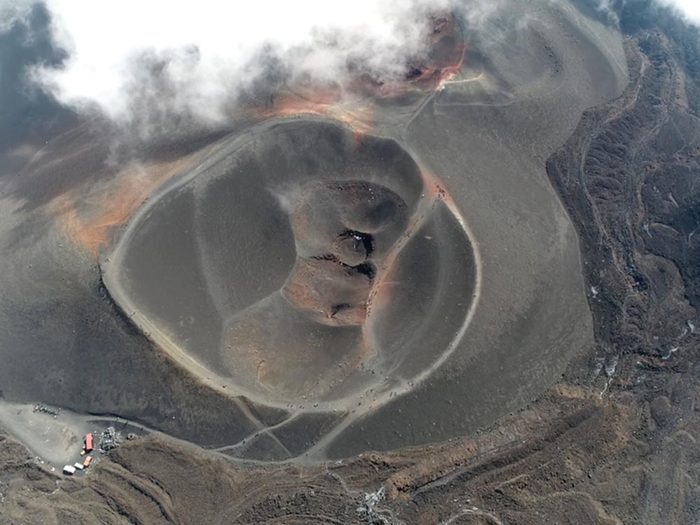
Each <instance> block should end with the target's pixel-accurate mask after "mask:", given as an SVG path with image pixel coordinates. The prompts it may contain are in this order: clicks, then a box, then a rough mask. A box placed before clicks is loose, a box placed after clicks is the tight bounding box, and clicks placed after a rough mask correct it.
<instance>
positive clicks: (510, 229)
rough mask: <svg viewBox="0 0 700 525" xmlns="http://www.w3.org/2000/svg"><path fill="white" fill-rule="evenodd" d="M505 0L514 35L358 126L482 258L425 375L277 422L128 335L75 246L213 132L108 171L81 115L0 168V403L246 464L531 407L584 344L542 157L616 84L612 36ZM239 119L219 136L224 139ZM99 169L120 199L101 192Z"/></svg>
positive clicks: (563, 233)
mask: <svg viewBox="0 0 700 525" xmlns="http://www.w3.org/2000/svg"><path fill="white" fill-rule="evenodd" d="M513 6H514V7H513V9H512V10H510V11H509V12H508V14H507V15H506V18H505V19H503V20H501V23H500V24H494V27H493V28H492V29H493V30H494V31H501V34H503V33H502V31H503V28H511V27H518V28H522V24H520V23H519V21H520V20H521V19H522V18H523V17H524V16H525V15H526V14H527V15H528V16H527V18H528V20H530V21H531V24H530V25H526V27H525V29H523V30H522V31H520V32H518V31H516V32H514V33H513V34H511V33H509V32H507V31H506V34H505V35H504V38H503V40H502V41H501V45H500V47H499V46H495V47H485V48H484V49H485V50H488V53H487V52H486V51H484V53H482V55H483V56H481V57H475V60H473V61H472V62H470V63H469V64H468V65H467V66H466V67H465V68H464V69H463V71H461V72H460V73H459V74H458V75H457V76H456V77H455V78H454V79H453V80H452V81H450V83H447V84H446V85H445V88H444V89H443V90H442V91H440V92H438V93H435V94H434V95H432V96H430V97H429V98H428V99H427V100H426V101H425V102H426V103H425V104H421V105H419V106H417V107H416V108H412V107H404V108H402V111H397V113H396V114H394V112H393V110H392V108H391V107H390V105H388V104H385V105H383V106H382V107H381V108H378V109H377V124H376V133H377V134H378V135H388V136H392V134H393V136H394V138H395V139H396V140H400V141H401V144H402V145H403V146H404V147H405V148H406V150H407V151H410V153H411V154H412V155H413V156H414V157H415V158H416V159H418V160H419V161H420V163H421V165H422V166H424V167H425V168H426V170H429V171H431V172H433V173H434V174H436V175H437V176H438V177H440V178H441V179H442V180H443V181H444V183H445V186H446V190H447V193H448V194H449V195H450V196H451V197H452V199H453V201H454V203H455V205H456V207H457V209H459V210H460V212H461V213H462V214H463V216H464V219H465V223H466V224H467V225H468V226H469V228H470V229H471V231H473V233H474V236H473V237H474V239H475V241H476V243H477V244H478V248H479V250H480V253H481V257H482V259H483V269H484V274H483V287H482V290H483V293H482V295H481V298H480V302H479V307H478V309H477V310H476V312H475V315H474V318H473V319H472V322H471V324H470V326H469V328H470V329H469V330H467V331H466V333H465V334H464V337H462V338H461V339H460V345H459V348H458V349H456V351H455V352H454V353H453V354H452V355H451V356H450V359H449V360H447V361H446V362H444V363H443V366H442V367H440V368H439V369H438V370H437V371H436V372H434V373H432V374H431V375H427V376H426V377H423V378H421V379H422V381H420V382H416V384H413V385H409V384H408V383H407V384H406V388H405V390H404V392H405V393H406V395H403V396H396V397H394V398H392V399H391V402H390V403H386V404H383V405H382V406H381V407H375V408H376V409H375V410H372V411H371V412H369V413H368V414H367V415H366V417H363V418H362V419H358V418H357V416H358V414H357V413H355V414H352V411H353V410H355V409H356V407H355V406H348V407H346V410H345V411H338V412H335V413H331V414H328V415H326V416H323V415H318V414H311V415H303V416H304V417H291V416H292V414H290V413H289V411H287V410H284V409H280V408H275V407H269V406H265V405H264V404H261V403H253V402H251V401H250V400H247V399H245V398H242V397H240V396H236V395H235V393H233V396H231V395H221V393H220V392H216V391H214V390H213V389H211V388H209V387H207V386H205V385H203V384H202V383H201V381H200V380H198V378H196V377H193V376H192V375H191V374H189V372H188V371H187V370H186V369H184V368H182V367H180V366H176V365H174V364H173V363H172V362H171V361H169V360H167V359H166V358H164V356H163V354H162V352H160V351H159V350H157V349H154V348H153V347H152V345H150V344H149V341H148V340H147V338H146V337H144V336H143V335H142V334H140V333H139V332H138V331H137V330H135V328H134V327H133V325H132V324H131V321H130V320H129V319H128V315H129V314H130V312H127V313H126V315H121V314H120V312H119V311H118V309H117V308H115V306H114V305H113V304H112V303H111V302H110V300H109V298H108V297H107V295H106V293H105V290H104V288H103V287H102V286H101V281H100V274H99V270H98V268H97V267H96V265H95V259H94V256H92V255H91V251H92V253H94V252H96V251H97V250H98V248H99V246H100V243H102V242H109V232H111V231H113V230H112V229H110V227H113V226H114V225H115V224H120V222H119V221H120V220H124V219H125V218H128V217H129V216H130V213H132V212H133V209H132V208H129V205H130V204H133V203H138V202H140V201H139V198H145V196H146V195H148V193H146V194H145V195H143V197H140V195H141V194H139V193H136V194H135V195H134V194H131V193H129V191H131V190H133V188H134V187H136V188H140V187H142V185H144V184H145V185H151V186H146V187H151V188H157V187H158V186H159V185H160V184H162V181H163V180H168V177H172V178H171V179H170V180H178V179H179V178H180V177H183V176H185V175H186V174H187V173H189V172H190V171H191V170H192V169H193V168H194V167H195V166H197V165H198V164H200V163H202V162H203V161H204V159H205V158H206V157H207V156H208V155H210V154H211V153H212V151H213V150H215V149H216V147H217V146H220V145H221V142H218V143H217V144H215V145H214V146H212V147H211V148H208V149H207V148H205V149H201V146H202V145H206V144H210V143H212V142H215V141H216V140H217V139H220V138H221V137H222V134H221V133H219V134H216V133H210V134H204V133H201V134H199V135H198V136H197V139H198V140H197V141H194V142H185V143H178V142H177V141H174V142H173V143H172V144H168V145H166V146H163V145H159V144H156V145H147V146H143V145H139V146H138V147H134V146H133V145H132V147H131V148H130V149H129V148H124V149H123V150H119V151H117V154H118V156H119V158H120V159H122V160H124V163H123V164H119V163H117V164H115V163H111V164H108V163H107V162H106V160H107V159H108V158H109V156H110V155H114V154H115V151H114V148H113V145H114V144H113V141H114V136H113V135H111V134H110V131H109V130H108V129H105V127H103V124H104V123H101V122H99V121H98V122H91V123H83V124H82V125H81V126H78V127H74V128H72V129H70V130H69V131H67V132H66V133H65V134H63V135H61V136H60V137H57V138H56V139H54V140H53V141H51V142H50V143H49V144H48V145H46V146H45V147H44V148H42V149H41V150H40V151H34V150H31V155H30V156H29V161H28V162H27V164H26V165H25V167H24V169H23V170H22V171H21V172H19V173H12V174H9V175H7V176H6V177H5V178H4V180H3V185H4V188H3V191H5V192H6V193H5V195H4V197H3V199H2V205H1V206H0V217H2V222H0V235H1V237H2V242H3V251H2V258H3V262H4V263H6V264H5V268H6V269H7V270H6V271H3V272H2V274H1V275H0V284H1V285H2V289H3V295H2V297H1V298H0V306H1V308H0V325H1V326H2V330H0V343H2V344H1V345H0V349H1V350H0V352H1V357H2V360H3V367H2V368H1V369H0V385H2V390H3V393H4V395H5V396H6V397H8V398H9V399H12V400H18V401H47V400H51V401H52V402H53V403H55V404H59V405H62V406H66V407H70V408H72V409H74V410H75V411H78V412H92V413H112V414H113V413H117V414H119V415H121V416H123V417H127V418H129V419H134V420H137V421H141V422H144V423H146V424H147V425H148V426H150V427H152V428H156V429H158V430H162V431H164V432H166V433H170V434H172V435H175V436H177V437H180V438H184V439H188V440H191V441H193V442H196V443H198V444H201V445H204V446H207V447H212V448H221V449H222V450H224V451H225V452H227V453H230V454H231V455H233V456H244V457H248V458H255V459H262V460H280V459H288V458H290V457H296V456H299V455H302V454H305V453H307V452H310V453H311V454H312V455H313V457H315V458H323V457H326V455H330V456H331V457H344V456H348V455H351V454H354V453H357V452H360V451H363V450H368V449H383V450H387V449H392V448H396V447H401V446H406V445H408V444H425V443H429V442H432V441H436V440H442V439H447V438H450V437H455V436H458V435H461V434H464V433H471V432H475V431H477V430H478V429H479V428H483V427H484V426H486V425H489V424H491V423H492V422H493V421H494V420H495V419H496V418H497V417H499V416H501V415H504V414H506V413H508V412H510V411H512V410H515V409H518V408H520V407H522V406H523V405H525V404H526V403H528V402H529V401H531V400H532V399H533V398H534V397H535V396H537V395H538V394H540V393H541V392H542V391H543V389H545V388H546V386H547V385H549V384H551V383H553V382H554V381H556V380H557V378H558V377H559V376H560V374H561V372H562V371H563V370H564V368H565V366H566V363H567V362H568V361H569V360H570V358H571V356H573V355H575V354H576V353H578V352H580V351H583V350H585V349H586V348H588V347H590V346H591V345H592V332H591V320H590V314H589V310H588V306H587V303H586V301H585V296H584V293H583V286H582V278H581V275H580V264H579V252H578V246H577V244H578V243H577V238H576V235H575V232H574V230H573V227H572V226H571V224H570V222H569V220H568V218H567V216H566V213H565V211H564V210H563V209H562V207H561V205H560V203H559V201H558V199H557V197H556V195H555V193H554V192H553V190H552V188H551V186H550V185H549V183H548V181H547V178H546V175H545V173H544V164H545V159H546V158H547V157H548V156H549V155H550V154H551V153H552V152H553V151H554V150H555V148H556V147H558V146H559V145H560V144H561V143H562V142H564V140H565V139H566V137H567V136H568V135H569V134H570V133H571V131H572V130H573V128H574V127H575V125H576V121H577V119H578V116H579V114H580V112H581V111H583V110H584V109H585V108H586V107H589V106H591V105H594V104H599V103H601V102H604V101H606V100H608V99H610V98H612V97H614V96H616V95H617V94H618V93H619V92H620V90H621V89H622V85H623V84H624V82H625V72H624V69H625V68H624V60H623V59H622V49H621V44H620V38H619V35H618V34H617V33H616V32H615V31H614V30H613V29H611V28H609V27H606V26H604V25H602V24H600V23H599V22H596V21H594V20H591V19H589V18H586V17H584V16H583V15H582V14H581V13H580V12H579V11H577V10H576V9H575V8H573V7H572V6H571V5H570V4H568V3H561V4H557V5H556V6H554V5H552V4H550V3H549V2H543V4H542V8H541V9H538V10H535V11H533V12H531V11H530V9H531V7H532V6H531V3H528V5H524V4H522V3H518V2H514V3H513ZM533 13H534V14H533ZM530 15H532V16H530ZM483 44H484V45H486V43H483ZM478 45H479V43H478V42H476V43H475V47H478ZM514 49H517V50H518V54H517V55H516V56H513V50H514ZM513 60H515V61H516V62H517V66H518V67H511V66H512V65H513ZM482 73H483V74H482ZM543 122H546V124H547V125H546V126H543V125H542V123H543ZM248 125H249V123H247V122H245V123H241V124H240V127H239V128H238V129H236V130H224V131H225V132H226V133H232V134H236V133H242V132H245V128H246V126H248ZM183 148H184V152H185V153H187V155H186V156H184V157H183ZM188 148H189V149H188ZM193 148H194V150H195V151H194V152H193ZM115 180H116V181H118V182H123V183H124V184H123V188H121V187H120V191H122V190H123V191H124V192H125V193H117V196H118V197H119V198H114V199H113V202H112V201H110V202H107V203H105V201H104V194H107V195H111V193H109V192H110V191H113V187H112V186H110V184H112V183H113V181H115ZM124 195H125V196H126V197H124ZM120 199H121V200H120ZM122 205H123V206H124V207H123V208H122V207H121V206H122ZM102 207H106V209H107V211H108V212H109V213H108V214H107V215H106V216H105V215H104V214H102V210H101V208H102ZM92 218H94V219H93V220H91V219H92ZM110 221H111V222H110ZM86 247H87V248H88V251H85V248H86ZM28 370H31V373H29V374H28V373H27V371H28ZM76 371H79V372H80V379H79V380H76ZM163 392H168V395H167V396H164V395H163ZM382 401H384V399H382ZM348 413H349V414H350V415H351V416H352V417H350V418H347V419H345V416H346V415H347V414H348ZM227 447H228V448H227Z"/></svg>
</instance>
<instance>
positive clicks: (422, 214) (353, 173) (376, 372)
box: [108, 119, 475, 408]
mask: <svg viewBox="0 0 700 525" xmlns="http://www.w3.org/2000/svg"><path fill="white" fill-rule="evenodd" d="M251 137H254V138H251ZM445 197H446V195H445V193H444V190H442V189H441V190H440V191H436V188H435V187H434V181H433V180H431V179H430V178H428V177H426V176H425V174H424V173H423V172H422V171H421V169H420V168H419V166H418V165H417V163H416V162H415V161H414V159H413V158H412V157H411V155H409V154H408V152H407V151H406V150H404V149H403V148H402V147H401V145H400V144H399V143H398V142H396V141H394V140H391V139H386V138H379V137H372V136H364V137H363V138H362V140H360V141H358V140H357V136H356V135H355V134H354V133H353V131H352V130H349V129H347V128H345V127H342V126H340V125H338V124H334V123H331V122H320V121H314V120H302V119H297V120H294V121H282V122H279V121H278V122H275V123H267V124H264V125H261V126H259V127H258V128H257V129H255V132H254V134H253V133H246V134H244V135H243V136H238V137H232V138H231V139H230V141H229V142H228V144H227V145H226V146H224V147H223V148H222V149H221V150H220V152H219V153H218V154H217V156H216V157H215V158H212V159H211V160H210V161H209V162H208V163H207V164H205V165H204V166H203V167H201V168H200V169H199V170H198V171H196V172H193V173H192V174H191V175H190V176H189V178H187V179H185V180H184V181H183V183H181V184H179V185H176V186H174V187H173V189H171V190H170V191H167V192H166V193H164V194H163V195H162V196H161V197H160V198H158V199H155V200H154V202H153V203H152V204H151V205H150V206H149V209H148V210H144V211H143V212H142V213H140V214H139V215H138V216H137V217H136V218H135V219H134V221H132V223H131V224H130V225H129V228H128V229H127V232H126V233H125V234H124V236H123V238H122V240H121V241H120V244H119V246H118V249H117V250H116V251H115V257H114V260H115V262H114V263H113V265H112V266H113V268H114V270H113V271H114V274H115V275H116V277H117V279H109V281H110V283H111V284H108V287H109V288H110V291H111V292H112V294H113V296H114V297H115V299H116V300H117V302H119V303H120V304H121V305H122V306H123V308H124V309H125V310H127V309H128V310H130V311H135V312H138V313H139V314H140V315H141V316H142V317H143V319H144V322H146V323H149V324H150V325H151V326H153V327H155V328H156V329H155V330H153V333H155V334H157V336H158V337H160V338H161V339H162V340H161V341H160V342H161V343H162V344H161V346H162V347H163V349H164V350H166V351H167V352H169V353H171V355H173V356H174V357H175V358H176V359H177V360H178V362H180V363H181V364H183V366H185V367H186V368H188V369H189V370H190V371H192V372H193V373H195V374H198V375H200V376H202V377H207V378H209V377H212V376H214V377H217V379H216V382H217V383H218V384H221V383H222V384H225V385H226V386H227V387H230V388H228V389H227V392H228V393H231V394H244V395H247V396H249V397H251V398H254V399H255V400H256V401H259V402H265V403H269V404H271V405H275V406H288V405H289V404H290V403H298V406H301V405H304V406H307V407H309V406H316V407H318V406H319V404H320V405H321V408H323V407H326V408H338V407H342V408H346V407H347V406H348V404H349V402H350V401H351V400H352V399H356V398H357V396H359V395H363V393H366V392H368V391H372V392H374V393H375V394H376V395H380V394H381V393H382V392H388V391H389V390H390V389H391V388H394V387H396V386H397V385H398V384H405V381H406V380H410V379H411V378H412V377H416V376H418V375H420V374H424V373H426V371H429V370H430V369H431V366H433V365H434V364H435V363H436V362H437V361H439V360H440V358H441V356H442V355H443V354H444V353H445V352H448V351H449V350H450V348H451V345H453V344H454V341H453V339H454V334H456V333H459V332H460V327H461V326H462V325H463V324H464V323H465V318H466V317H467V311H468V309H469V306H470V301H469V298H471V297H472V295H473V290H474V282H475V264H474V259H473V253H472V250H471V244H470V241H469V239H468V237H467V235H466V233H465V231H464V229H463V228H462V226H461V223H460V221H459V220H458V218H457V217H456V216H455V212H454V209H453V208H452V207H451V206H449V205H448V202H449V199H447V198H445ZM465 298H467V300H465ZM312 402H313V403H312Z"/></svg>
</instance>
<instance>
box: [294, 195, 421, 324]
mask: <svg viewBox="0 0 700 525" xmlns="http://www.w3.org/2000/svg"><path fill="white" fill-rule="evenodd" d="M301 195H302V197H301V200H300V202H299V203H297V204H296V205H295V206H294V209H293V210H292V212H291V213H290V223H291V225H292V231H293V232H294V238H295V241H296V252H297V259H296V263H295V265H294V268H293V269H292V271H291V273H290V275H289V279H288V280H287V282H286V283H285V284H284V287H283V289H282V294H283V296H284V297H285V299H287V301H288V302H289V303H290V304H291V305H292V306H293V307H294V308H297V309H299V310H301V311H304V312H306V313H307V314H308V315H309V316H310V318H312V319H313V320H314V321H316V322H318V323H321V324H326V325H330V326H353V325H354V326H358V325H362V324H363V323H364V321H365V318H366V316H367V305H368V303H369V299H370V292H371V290H372V288H373V286H374V284H375V279H376V277H377V268H378V266H381V265H382V263H383V262H384V259H385V257H386V254H387V253H388V252H389V250H390V249H391V247H392V246H393V245H394V244H396V243H397V242H398V240H399V236H400V235H401V234H402V233H403V232H404V231H405V229H406V225H407V222H408V206H407V205H406V203H405V202H404V201H403V199H402V198H401V197H400V196H399V195H397V194H396V193H394V192H393V191H391V190H390V189H388V188H386V187H384V186H381V185H379V184H374V183H371V182H365V181H333V182H322V183H313V184H312V185H311V187H309V188H305V190H304V191H303V192H302V194H301Z"/></svg>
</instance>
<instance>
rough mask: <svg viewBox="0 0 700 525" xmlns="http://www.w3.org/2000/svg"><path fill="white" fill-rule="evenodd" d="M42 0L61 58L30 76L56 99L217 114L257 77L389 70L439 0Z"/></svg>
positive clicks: (410, 50)
mask: <svg viewBox="0 0 700 525" xmlns="http://www.w3.org/2000/svg"><path fill="white" fill-rule="evenodd" d="M46 3H47V6H48V9H49V11H50V12H51V14H52V18H53V22H52V28H53V35H54V40H55V43H56V45H57V46H59V47H61V48H63V49H65V50H66V51H67V52H68V54H69V58H68V59H67V60H66V62H65V64H64V65H63V67H60V68H55V67H39V68H36V69H35V70H34V71H33V73H32V75H33V78H34V79H35V80H36V81H37V82H39V83H40V84H41V85H43V86H44V87H45V88H46V89H47V90H49V91H50V92H51V93H52V94H53V95H54V96H55V97H56V98H57V99H58V100H59V101H60V102H61V103H63V104H65V105H68V106H71V107H73V108H76V109H78V110H80V111H85V110H93V109H97V110H99V111H100V112H102V113H104V114H106V115H107V116H108V117H110V118H111V119H113V120H115V121H117V122H122V123H129V122H133V121H135V120H139V119H141V120H143V116H144V114H146V113H147V114H148V115H149V117H148V120H154V119H155V120H156V121H158V120H159V118H160V117H163V118H164V117H165V116H166V115H170V114H176V115H188V116H195V117H197V118H199V119H202V120H204V121H213V122H217V121H221V120H223V119H225V118H226V114H227V110H228V108H229V107H230V106H231V105H233V104H235V101H236V100H237V98H238V97H240V96H241V95H242V94H243V93H245V92H247V91H248V90H250V89H251V88H252V86H254V85H255V83H256V82H258V81H260V80H261V79H262V78H267V79H268V80H272V81H278V82H281V81H284V80H289V79H290V78H291V79H294V80H300V81H304V80H305V79H306V80H313V81H314V82H316V83H321V84H324V83H325V84H340V85H342V84H343V82H344V81H345V80H346V79H347V78H348V76H349V75H350V73H351V72H354V73H355V74H357V72H358V71H359V72H361V73H363V74H366V75H368V76H370V77H371V78H374V79H377V80H378V81H381V80H387V79H392V78H396V77H399V76H400V75H402V74H405V71H406V65H407V61H408V60H411V59H413V58H414V57H421V56H423V55H425V53H426V51H427V44H428V41H429V39H428V35H429V32H430V31H431V26H430V20H429V15H430V14H431V13H435V12H439V11H443V12H444V11H445V10H448V9H449V8H450V4H451V0H353V1H351V2H350V1H332V0H297V1H294V2H291V1H288V0H279V1H270V0H267V1H258V2H255V1H254V2H235V3H234V2H218V1H213V0H199V1H197V2H167V1H163V0H149V1H148V2H142V1H138V2H137V1H135V0H121V1H118V2H117V1H111V2H94V1H89V0H85V1H79V0H47V2H46Z"/></svg>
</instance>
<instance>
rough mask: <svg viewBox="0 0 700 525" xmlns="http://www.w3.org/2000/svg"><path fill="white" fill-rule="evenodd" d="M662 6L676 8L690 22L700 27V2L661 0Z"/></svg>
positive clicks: (694, 0)
mask: <svg viewBox="0 0 700 525" xmlns="http://www.w3.org/2000/svg"><path fill="white" fill-rule="evenodd" d="M659 1H660V2H661V4H663V5H667V6H671V7H675V8H676V9H677V10H678V11H679V12H680V13H681V14H682V15H683V16H684V17H685V18H686V19H687V20H688V21H690V22H693V23H694V24H697V25H700V0H659Z"/></svg>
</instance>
